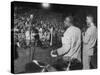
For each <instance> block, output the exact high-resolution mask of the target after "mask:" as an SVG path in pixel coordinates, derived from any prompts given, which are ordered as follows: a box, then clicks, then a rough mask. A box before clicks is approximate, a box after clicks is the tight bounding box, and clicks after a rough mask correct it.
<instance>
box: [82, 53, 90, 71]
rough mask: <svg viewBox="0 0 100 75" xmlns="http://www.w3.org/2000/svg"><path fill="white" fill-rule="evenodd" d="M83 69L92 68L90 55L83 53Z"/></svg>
mask: <svg viewBox="0 0 100 75" xmlns="http://www.w3.org/2000/svg"><path fill="white" fill-rule="evenodd" d="M83 69H90V56H88V55H87V54H86V53H83Z"/></svg>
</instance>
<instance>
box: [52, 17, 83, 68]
mask: <svg viewBox="0 0 100 75" xmlns="http://www.w3.org/2000/svg"><path fill="white" fill-rule="evenodd" d="M64 25H65V27H67V30H66V31H65V32H64V36H63V37H62V47H61V48H59V49H57V50H54V51H53V52H51V55H52V54H53V53H55V52H56V53H57V54H58V56H60V55H63V56H62V59H63V60H64V61H71V60H75V61H76V60H77V61H78V62H81V30H80V29H79V28H78V27H76V26H74V24H73V17H72V16H68V17H66V18H65V21H64ZM66 64H67V63H66ZM79 68H80V66H79V67H78V66H77V67H76V69H79ZM66 70H68V69H66Z"/></svg>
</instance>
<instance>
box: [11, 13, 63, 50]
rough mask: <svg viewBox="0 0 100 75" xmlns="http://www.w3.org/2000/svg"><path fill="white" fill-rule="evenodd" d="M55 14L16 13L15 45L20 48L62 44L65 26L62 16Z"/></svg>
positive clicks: (14, 27) (13, 29)
mask: <svg viewBox="0 0 100 75" xmlns="http://www.w3.org/2000/svg"><path fill="white" fill-rule="evenodd" d="M57 16H58V15H56V16H55V14H54V13H52V14H49V15H41V14H38V15H35V14H26V15H20V14H16V13H14V26H13V28H12V31H14V41H15V42H14V43H16V44H17V46H19V47H23V48H26V47H30V46H40V47H50V46H52V45H57V44H60V43H61V36H62V35H63V33H64V25H62V24H63V22H61V20H59V19H61V16H60V17H59V16H58V17H59V18H58V17H57Z"/></svg>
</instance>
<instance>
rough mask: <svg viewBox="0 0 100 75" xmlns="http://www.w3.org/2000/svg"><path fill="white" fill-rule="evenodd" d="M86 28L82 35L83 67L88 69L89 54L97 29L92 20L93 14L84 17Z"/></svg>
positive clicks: (92, 48)
mask: <svg viewBox="0 0 100 75" xmlns="http://www.w3.org/2000/svg"><path fill="white" fill-rule="evenodd" d="M86 23H87V26H88V28H87V30H86V32H85V34H84V35H83V69H90V61H91V56H93V53H94V47H95V44H96V40H97V29H96V26H95V24H94V22H93V16H92V15H88V16H87V17H86Z"/></svg>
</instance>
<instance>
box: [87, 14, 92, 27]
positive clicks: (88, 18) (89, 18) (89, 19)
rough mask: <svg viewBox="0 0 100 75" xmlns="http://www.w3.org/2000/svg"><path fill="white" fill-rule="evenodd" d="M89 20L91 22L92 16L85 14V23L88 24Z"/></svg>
mask: <svg viewBox="0 0 100 75" xmlns="http://www.w3.org/2000/svg"><path fill="white" fill-rule="evenodd" d="M91 22H92V17H89V16H87V17H86V23H87V24H88V25H90V23H91Z"/></svg>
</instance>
